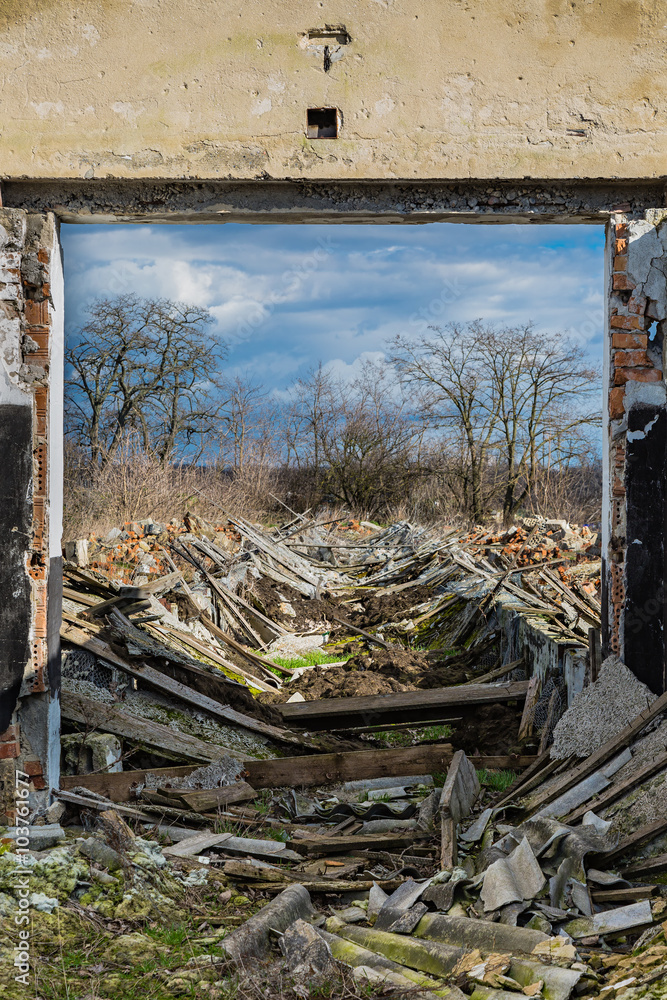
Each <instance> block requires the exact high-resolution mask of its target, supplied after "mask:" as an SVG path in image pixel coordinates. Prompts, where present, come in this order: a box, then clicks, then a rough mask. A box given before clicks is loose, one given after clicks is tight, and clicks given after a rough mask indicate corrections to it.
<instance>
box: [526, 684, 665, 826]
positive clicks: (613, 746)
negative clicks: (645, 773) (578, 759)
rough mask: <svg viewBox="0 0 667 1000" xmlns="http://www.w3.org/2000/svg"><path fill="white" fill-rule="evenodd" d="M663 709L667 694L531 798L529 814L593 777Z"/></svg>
mask: <svg viewBox="0 0 667 1000" xmlns="http://www.w3.org/2000/svg"><path fill="white" fill-rule="evenodd" d="M665 709H667V692H665V694H662V695H660V697H659V698H656V700H655V701H654V702H653V704H652V705H649V707H648V708H646V709H644V711H643V712H640V713H639V715H637V716H636V717H635V718H634V719H633V720H632V722H630V723H629V725H627V726H626V727H625V729H623V730H622V731H621V732H620V733H617V735H616V736H613V737H612V738H611V739H610V740H608V741H607V742H606V743H605V744H604V746H601V747H600V749H599V750H596V751H595V753H593V754H591V755H590V757H586V758H585V760H583V761H582V763H581V764H579V765H578V766H577V767H570V768H568V770H567V771H566V773H565V774H564V775H563V776H562V777H561V778H560V779H559V780H558V781H555V782H553V783H552V784H551V785H550V787H549V788H548V789H546V790H545V791H544V792H542V793H541V794H540V795H537V796H535V798H533V799H532V800H531V802H530V810H529V811H530V815H532V814H533V813H536V812H538V811H539V810H540V809H541V808H542V807H543V806H544V805H546V804H547V803H548V802H553V801H554V800H555V799H557V798H559V797H560V796H561V795H563V794H564V793H565V792H569V790H570V789H571V788H574V786H575V785H578V784H579V782H580V781H583V780H584V778H587V777H588V776H589V775H591V774H594V772H595V771H597V770H598V768H600V767H601V766H602V765H603V764H605V763H606V762H607V761H608V760H610V759H611V758H612V757H613V756H614V755H615V754H617V753H619V752H620V751H621V750H625V748H626V747H627V746H629V745H630V743H632V741H633V739H634V738H635V736H637V735H638V734H639V733H640V732H641V731H642V729H644V728H645V726H647V725H648V724H649V722H652V721H653V719H656V718H657V717H658V716H659V715H661V714H662V713H663V712H664V711H665Z"/></svg>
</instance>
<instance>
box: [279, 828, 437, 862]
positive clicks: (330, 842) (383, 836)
mask: <svg viewBox="0 0 667 1000" xmlns="http://www.w3.org/2000/svg"><path fill="white" fill-rule="evenodd" d="M416 836H417V831H415V830H409V831H408V832H407V833H367V834H366V835H365V836H364V835H363V834H358V835H356V836H355V835H354V834H353V835H352V836H349V835H348V836H343V837H312V838H311V839H310V840H305V839H304V840H291V841H290V842H289V844H290V847H292V848H293V849H294V850H295V851H298V853H299V854H305V855H307V856H308V857H309V858H318V857H324V856H326V855H328V854H347V853H348V852H349V851H365V850H366V849H369V850H385V851H392V850H399V851H400V850H403V849H404V848H406V847H411V846H412V845H413V844H414V842H415V839H416Z"/></svg>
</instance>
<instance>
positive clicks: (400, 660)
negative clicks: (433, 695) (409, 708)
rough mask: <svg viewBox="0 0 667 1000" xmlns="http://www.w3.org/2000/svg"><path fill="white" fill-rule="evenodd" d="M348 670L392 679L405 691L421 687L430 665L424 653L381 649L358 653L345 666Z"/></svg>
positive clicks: (410, 650) (398, 649)
mask: <svg viewBox="0 0 667 1000" xmlns="http://www.w3.org/2000/svg"><path fill="white" fill-rule="evenodd" d="M345 667H346V669H347V670H360V671H366V672H370V673H374V674H378V675H380V676H382V677H386V678H392V679H393V680H395V681H398V682H399V683H400V684H403V685H405V688H404V690H410V689H411V688H417V687H421V680H422V678H423V676H424V673H425V671H427V670H430V667H431V665H430V663H429V661H428V658H427V657H426V656H425V654H424V653H419V652H416V651H415V650H412V649H400V648H395V649H380V650H373V651H372V652H371V653H358V654H357V655H356V656H353V657H351V659H349V660H348V661H347V663H346V664H345Z"/></svg>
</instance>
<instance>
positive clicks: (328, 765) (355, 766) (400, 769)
mask: <svg viewBox="0 0 667 1000" xmlns="http://www.w3.org/2000/svg"><path fill="white" fill-rule="evenodd" d="M453 756H454V748H453V747H452V745H451V743H440V744H438V745H435V746H434V745H432V744H429V745H427V746H417V747H406V748H401V749H397V750H394V749H391V750H352V751H349V752H347V753H326V754H308V755H306V756H303V757H281V758H278V759H276V760H248V761H246V764H245V770H246V772H247V780H248V782H249V783H250V784H251V785H252V786H253V788H283V787H289V788H299V787H300V786H304V787H312V786H314V785H330V784H334V783H336V782H342V781H356V780H358V779H362V778H393V777H397V776H402V775H411V774H415V775H419V774H434V773H436V774H437V773H443V772H445V771H446V770H447V768H448V767H449V765H450V764H451V762H452V758H453ZM469 759H470V760H471V761H472V763H473V764H474V766H475V767H480V768H482V767H484V768H488V769H491V770H494V769H504V768H520V767H527V766H528V764H530V763H531V761H532V760H533V759H534V758H533V757H516V756H512V755H507V756H502V757H487V756H471V757H470V758H469Z"/></svg>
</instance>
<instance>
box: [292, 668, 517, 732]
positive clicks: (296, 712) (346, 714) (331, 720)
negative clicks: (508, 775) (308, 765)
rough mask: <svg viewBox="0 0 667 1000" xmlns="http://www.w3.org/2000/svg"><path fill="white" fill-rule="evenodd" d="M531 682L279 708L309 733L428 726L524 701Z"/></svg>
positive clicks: (380, 695) (448, 688)
mask: <svg viewBox="0 0 667 1000" xmlns="http://www.w3.org/2000/svg"><path fill="white" fill-rule="evenodd" d="M527 688H528V681H514V682H512V683H508V684H461V685H459V686H457V687H446V688H431V689H430V690H420V691H400V692H392V693H391V694H378V695H364V696H362V697H357V698H321V699H318V700H316V701H305V702H294V703H292V704H283V705H276V706H275V708H277V709H278V711H279V712H280V714H281V715H282V717H283V719H284V720H285V723H286V724H287V725H288V726H291V727H292V728H293V729H305V730H307V731H308V732H315V731H320V730H324V729H327V730H335V729H347V728H349V727H350V726H366V725H381V724H382V723H391V722H393V721H400V722H402V723H403V722H410V721H414V722H415V723H416V724H417V723H428V722H430V721H431V720H432V719H438V718H442V711H443V709H447V710H450V709H452V708H456V709H457V710H459V711H460V710H463V709H466V708H474V707H475V706H477V705H493V704H496V703H498V702H505V701H520V700H521V699H522V698H524V697H525V695H526V690H527Z"/></svg>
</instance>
